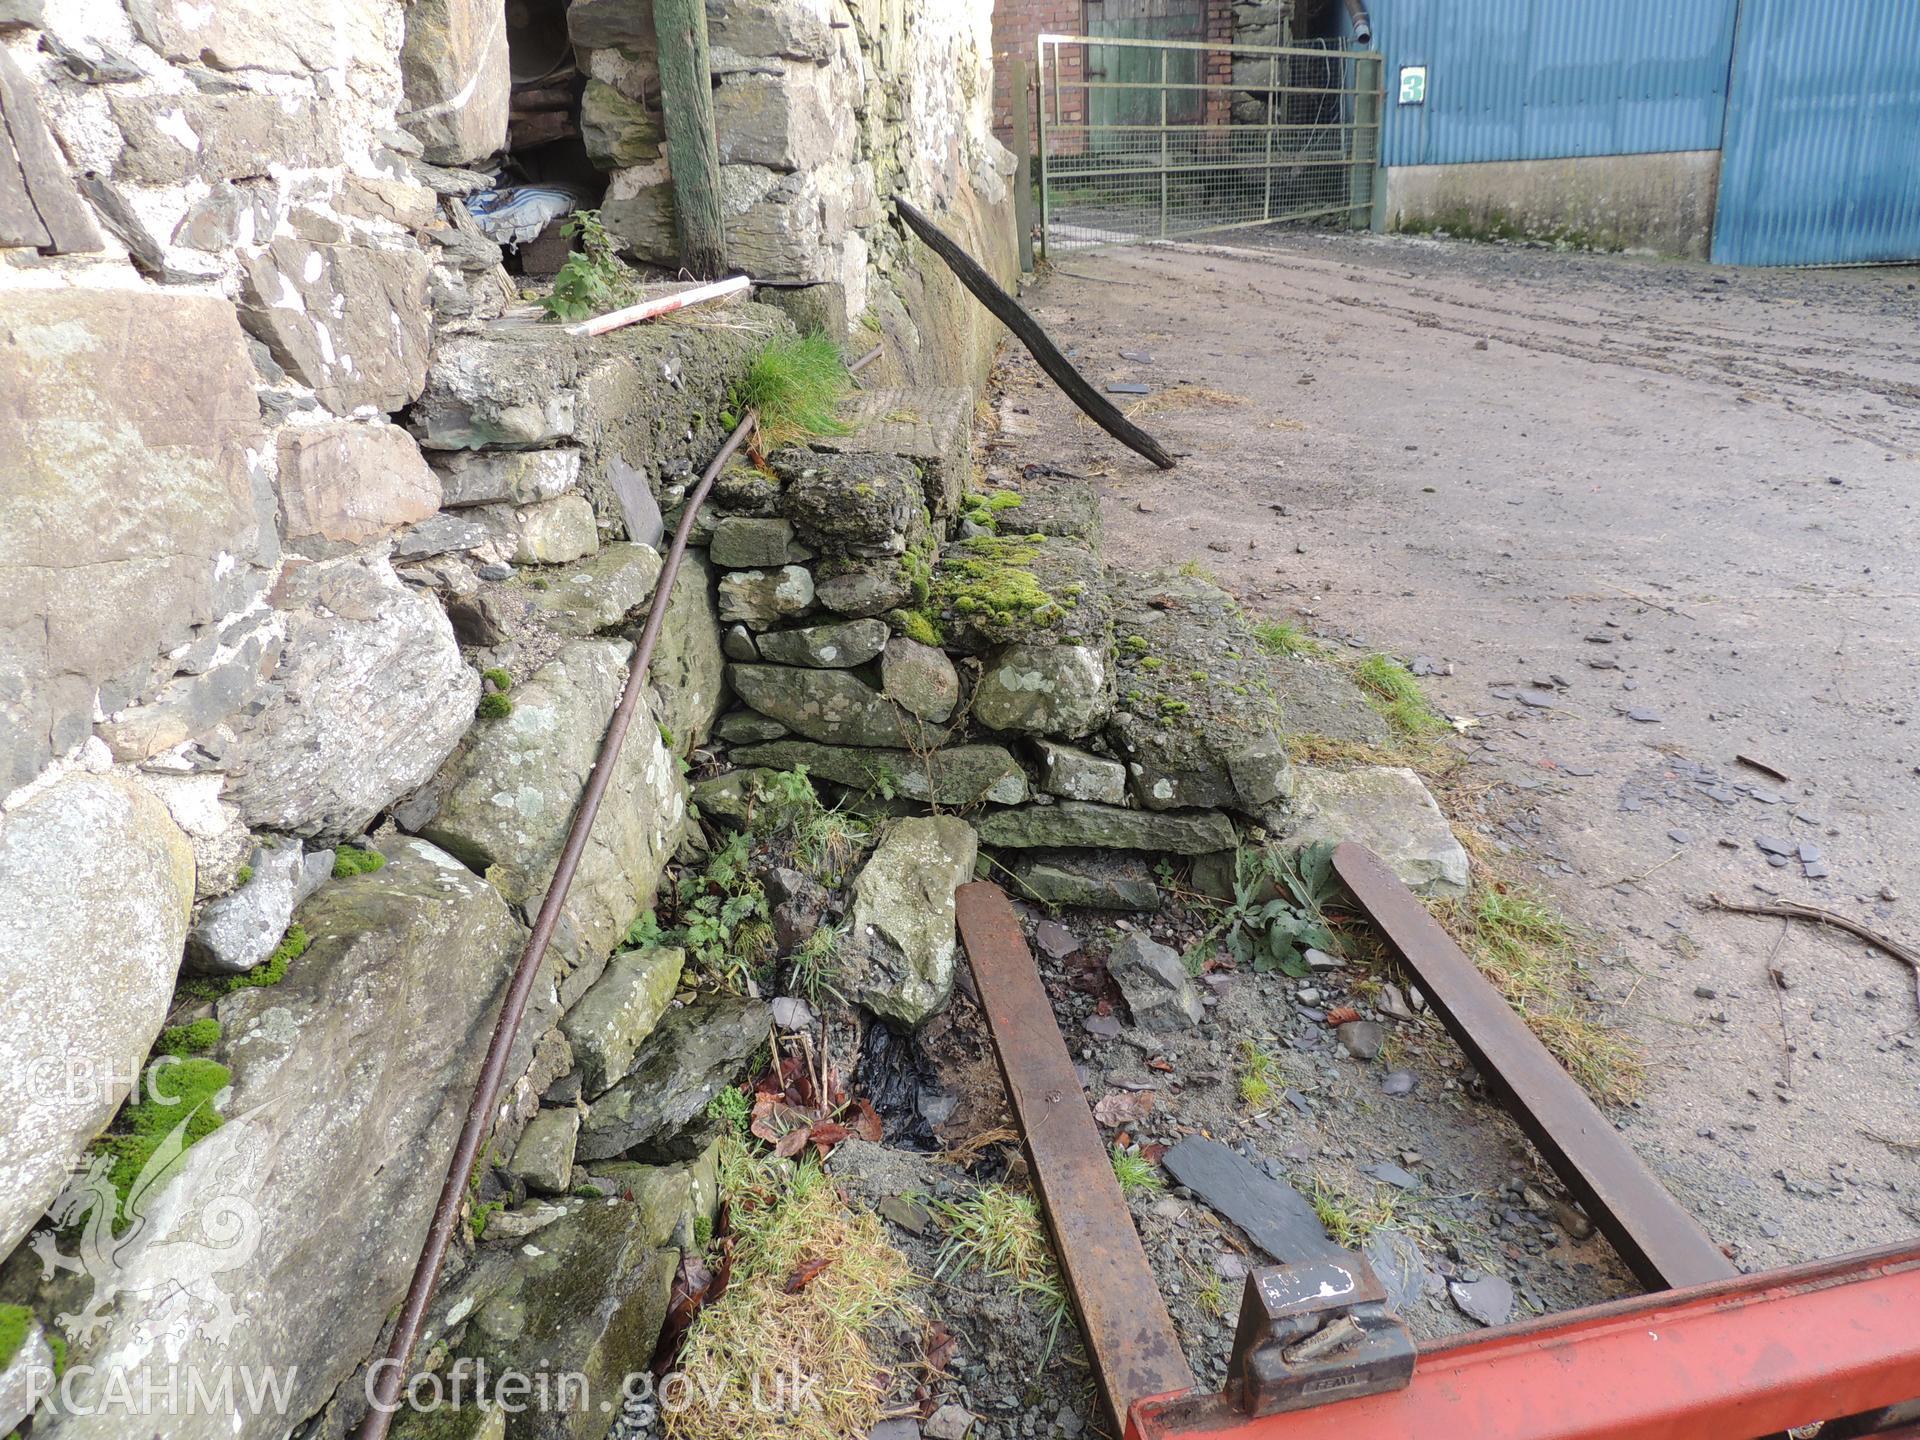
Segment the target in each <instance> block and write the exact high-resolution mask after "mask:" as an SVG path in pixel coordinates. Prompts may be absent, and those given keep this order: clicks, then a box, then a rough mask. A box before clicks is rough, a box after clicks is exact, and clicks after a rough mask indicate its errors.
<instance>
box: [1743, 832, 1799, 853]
mask: <svg viewBox="0 0 1920 1440" xmlns="http://www.w3.org/2000/svg"><path fill="white" fill-rule="evenodd" d="M1753 843H1754V844H1756V845H1758V846H1759V847H1760V849H1761V850H1762V851H1763V852H1764V853H1766V854H1768V855H1781V856H1787V855H1792V854H1794V853H1795V852H1796V851H1797V850H1798V848H1799V847H1798V846H1796V845H1795V844H1794V843H1793V842H1792V841H1791V840H1782V839H1781V838H1780V837H1779V836H1778V835H1756V836H1754V837H1753Z"/></svg>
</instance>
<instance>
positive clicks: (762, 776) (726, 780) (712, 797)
mask: <svg viewBox="0 0 1920 1440" xmlns="http://www.w3.org/2000/svg"><path fill="white" fill-rule="evenodd" d="M773 773H774V772H773V771H771V770H768V769H766V768H765V767H764V766H755V767H752V768H749V769H745V770H729V771H728V772H727V773H726V774H724V775H709V776H708V777H707V778H706V779H704V780H696V781H694V784H693V804H694V808H695V809H697V810H698V811H699V812H700V818H701V819H702V820H706V821H710V822H712V823H713V824H716V825H720V826H723V827H725V828H727V829H730V830H741V829H744V828H745V827H746V824H747V822H748V821H749V820H750V819H751V818H752V817H753V806H754V802H755V800H756V798H757V796H758V794H759V791H760V788H761V786H762V783H763V782H764V781H765V780H766V779H767V778H768V777H769V776H771V775H772V774H773Z"/></svg>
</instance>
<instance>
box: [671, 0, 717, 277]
mask: <svg viewBox="0 0 1920 1440" xmlns="http://www.w3.org/2000/svg"><path fill="white" fill-rule="evenodd" d="M653 27H654V30H655V31H656V32H657V33H658V35H659V38H660V106H661V109H662V110H663V111H665V114H666V122H667V163H668V164H669V165H671V166H672V167H673V213H674V224H675V226H676V228H677V229H678V230H679V232H680V263H681V264H682V265H683V266H685V267H686V268H687V269H688V270H690V271H691V272H693V274H694V276H695V277H696V278H697V279H701V280H714V279H718V278H719V277H720V276H721V275H723V274H725V273H726V269H727V241H726V233H725V230H724V228H723V226H722V224H721V218H720V145H719V142H718V141H717V140H716V139H715V138H714V133H713V76H712V72H711V70H710V67H709V65H708V61H707V7H706V4H705V0H653Z"/></svg>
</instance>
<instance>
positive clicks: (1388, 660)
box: [1353, 655, 1448, 740]
mask: <svg viewBox="0 0 1920 1440" xmlns="http://www.w3.org/2000/svg"><path fill="white" fill-rule="evenodd" d="M1353 678H1354V679H1355V680H1356V681H1358V682H1359V685H1360V689H1361V691H1362V692H1363V693H1364V694H1365V695H1366V697H1367V700H1368V701H1369V703H1371V704H1372V706H1373V708H1374V709H1375V710H1377V711H1379V712H1380V714H1381V716H1382V717H1383V718H1384V719H1385V720H1386V722H1387V724H1389V725H1391V726H1392V727H1393V729H1394V733H1395V734H1397V735H1400V736H1402V737H1403V738H1406V739H1414V740H1417V739H1420V738H1422V737H1424V736H1428V735H1437V734H1440V733H1441V732H1442V731H1444V730H1446V729H1447V728H1448V725H1447V722H1446V720H1445V718H1444V717H1442V716H1441V715H1440V714H1439V713H1438V712H1437V711H1435V710H1434V708H1433V706H1432V705H1431V704H1429V703H1428V701H1427V697H1426V693H1425V692H1424V691H1422V690H1421V688H1420V682H1419V681H1417V680H1415V679H1414V678H1413V675H1412V673H1411V672H1410V671H1409V670H1408V669H1407V667H1406V666H1404V665H1402V664H1401V663H1400V662H1399V661H1398V660H1395V659H1394V658H1393V657H1392V656H1390V655H1369V656H1367V658H1366V659H1364V660H1362V661H1361V662H1360V663H1359V664H1358V665H1356V666H1355V667H1354V671H1353Z"/></svg>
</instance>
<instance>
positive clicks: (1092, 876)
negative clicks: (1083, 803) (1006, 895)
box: [1013, 850, 1160, 911]
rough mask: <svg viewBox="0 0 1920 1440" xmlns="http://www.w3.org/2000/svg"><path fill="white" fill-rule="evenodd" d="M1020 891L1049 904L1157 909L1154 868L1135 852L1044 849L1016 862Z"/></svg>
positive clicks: (1105, 908) (1103, 908) (1117, 908)
mask: <svg viewBox="0 0 1920 1440" xmlns="http://www.w3.org/2000/svg"><path fill="white" fill-rule="evenodd" d="M1013 873H1014V877H1015V878H1016V879H1017V880H1018V881H1019V882H1020V885H1021V887H1022V888H1021V893H1022V894H1024V895H1026V896H1027V897H1028V898H1029V899H1033V900H1038V901H1040V902H1041V903H1042V904H1045V905H1084V906H1086V907H1087V908H1088V909H1091V910H1130V911H1132V910H1142V911H1144V910H1158V909H1159V908H1160V887H1159V886H1158V885H1156V884H1155V883H1154V880H1153V867H1152V866H1150V865H1148V864H1147V862H1146V861H1145V860H1143V859H1140V858H1139V857H1137V856H1133V855H1123V854H1113V853H1104V852H1101V851H1097V850H1087V851H1078V850H1058V851H1054V850H1043V851H1039V852H1037V853H1035V854H1033V855H1031V856H1029V857H1027V858H1025V859H1021V860H1017V861H1015V862H1014V866H1013Z"/></svg>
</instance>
